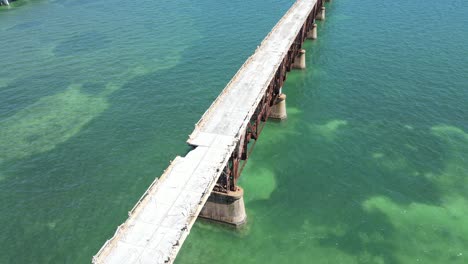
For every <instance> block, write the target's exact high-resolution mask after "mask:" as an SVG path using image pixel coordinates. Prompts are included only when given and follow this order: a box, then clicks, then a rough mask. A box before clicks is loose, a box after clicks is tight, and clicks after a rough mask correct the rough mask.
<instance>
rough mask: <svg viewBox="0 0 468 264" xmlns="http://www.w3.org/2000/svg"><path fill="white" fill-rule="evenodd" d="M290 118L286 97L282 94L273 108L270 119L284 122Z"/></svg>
mask: <svg viewBox="0 0 468 264" xmlns="http://www.w3.org/2000/svg"><path fill="white" fill-rule="evenodd" d="M287 117H288V115H287V112H286V95H285V94H283V93H282V94H280V95H279V96H278V98H277V99H276V102H275V104H274V105H273V106H272V107H271V112H270V116H269V118H271V119H276V120H284V119H286V118H287Z"/></svg>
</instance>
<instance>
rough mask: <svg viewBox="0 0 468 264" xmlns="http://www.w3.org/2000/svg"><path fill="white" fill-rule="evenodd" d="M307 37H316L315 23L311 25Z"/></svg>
mask: <svg viewBox="0 0 468 264" xmlns="http://www.w3.org/2000/svg"><path fill="white" fill-rule="evenodd" d="M307 38H308V39H317V24H315V23H314V24H313V25H312V29H310V30H309V32H307Z"/></svg>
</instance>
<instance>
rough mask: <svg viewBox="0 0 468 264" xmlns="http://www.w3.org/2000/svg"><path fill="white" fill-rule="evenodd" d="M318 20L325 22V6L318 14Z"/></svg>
mask: <svg viewBox="0 0 468 264" xmlns="http://www.w3.org/2000/svg"><path fill="white" fill-rule="evenodd" d="M316 19H317V20H325V7H324V6H323V7H322V9H321V10H320V12H319V13H318V14H317V17H316Z"/></svg>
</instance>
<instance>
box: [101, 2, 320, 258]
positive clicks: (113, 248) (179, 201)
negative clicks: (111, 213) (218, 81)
mask: <svg viewBox="0 0 468 264" xmlns="http://www.w3.org/2000/svg"><path fill="white" fill-rule="evenodd" d="M317 4H318V2H317V0H297V1H296V2H295V3H294V4H293V5H292V7H291V8H290V9H289V11H288V12H287V13H286V14H285V15H284V16H283V18H281V20H280V21H279V22H278V23H277V25H276V26H275V27H274V28H273V30H272V31H271V32H270V34H268V36H267V37H266V38H265V39H264V40H263V41H262V43H261V44H260V46H259V47H258V48H257V50H256V51H255V53H254V54H253V55H252V56H251V57H250V58H248V59H247V61H246V62H245V63H244V65H242V67H241V68H240V69H239V71H238V72H237V73H236V74H235V75H234V77H233V78H232V79H231V81H230V82H229V83H228V84H227V86H226V87H225V88H224V90H223V91H222V92H221V94H220V95H219V96H218V98H216V100H215V101H214V102H213V104H212V105H211V106H210V108H209V109H208V110H207V111H206V112H205V114H203V116H202V118H201V119H200V121H199V122H198V123H197V124H196V126H195V129H194V131H193V132H192V134H191V135H190V137H189V139H188V140H187V142H188V143H189V144H190V145H191V146H193V149H192V150H190V151H189V152H188V153H187V155H186V156H185V157H177V158H176V159H175V160H174V162H172V164H171V166H170V167H169V168H168V169H167V170H166V171H165V173H164V174H163V176H162V177H160V179H159V180H155V181H154V183H153V184H152V185H151V186H150V187H149V188H148V190H147V191H146V192H145V194H144V195H143V196H142V198H141V199H140V200H139V201H138V202H137V204H136V205H135V207H134V208H133V209H132V210H131V211H130V213H129V217H128V219H127V220H126V221H125V223H124V224H122V225H121V226H119V228H118V229H117V231H116V232H115V235H114V236H113V237H112V238H111V239H110V240H108V241H107V242H106V243H105V244H104V245H103V247H102V248H101V249H100V250H99V252H98V253H97V254H96V256H94V257H93V263H112V264H130V263H132V264H133V263H161V264H162V263H169V264H170V263H173V261H174V259H175V257H176V256H177V253H178V251H179V250H180V248H181V247H182V244H183V242H184V241H185V239H186V237H187V236H188V235H189V233H190V229H191V227H192V226H193V223H194V222H195V220H196V218H197V217H198V216H199V215H200V212H201V211H202V210H205V212H204V213H203V214H202V215H205V216H209V217H210V218H211V219H215V220H216V219H219V221H224V222H231V223H233V224H240V223H242V222H243V221H245V208H244V205H243V199H242V196H240V197H239V199H233V197H230V198H229V199H232V200H229V199H228V198H227V197H224V198H222V197H220V196H218V197H214V196H213V197H211V196H210V193H211V192H212V190H213V188H214V186H215V185H216V182H217V181H218V179H219V178H220V176H221V174H222V173H223V171H224V169H225V168H226V166H228V164H229V160H230V158H231V157H232V156H233V153H234V150H235V149H236V147H237V146H238V145H239V143H240V142H241V138H242V137H243V135H246V131H247V129H248V127H249V125H250V120H251V119H252V117H253V116H254V114H255V113H256V110H257V108H258V106H259V105H260V104H261V102H263V100H264V96H265V94H266V92H267V91H268V89H269V88H270V87H271V86H270V84H271V83H272V81H274V80H276V79H275V78H277V76H278V74H277V73H279V72H280V71H278V69H280V66H281V67H282V71H286V68H285V67H284V61H285V58H287V55H288V54H289V52H290V48H291V47H292V46H293V45H297V44H296V41H297V39H298V36H299V33H300V32H301V34H305V33H306V32H304V31H303V29H304V25H305V23H306V22H307V21H310V20H307V19H310V15H311V14H312V11H313V10H314V9H313V8H314V6H316V5H317ZM300 36H301V39H302V38H303V37H305V35H300ZM296 51H297V50H296ZM299 61H301V60H300V59H299ZM282 65H283V66H282ZM304 67H305V63H304ZM283 80H284V79H283ZM283 80H282V81H283ZM285 99H286V95H284V94H281V95H280V96H279V98H278V100H277V101H276V102H275V105H274V106H273V107H272V109H270V110H271V114H270V117H276V118H278V119H284V118H286V116H287V115H286V101H285ZM210 197H211V201H212V204H211V205H210V204H209V203H208V205H207V207H206V208H205V209H204V205H205V203H206V202H207V200H208V199H209V198H210ZM234 197H235V196H234ZM223 199H224V202H223V203H219V201H223ZM216 201H218V203H216ZM216 204H217V205H216ZM210 206H211V208H209V207H210ZM207 208H209V209H207Z"/></svg>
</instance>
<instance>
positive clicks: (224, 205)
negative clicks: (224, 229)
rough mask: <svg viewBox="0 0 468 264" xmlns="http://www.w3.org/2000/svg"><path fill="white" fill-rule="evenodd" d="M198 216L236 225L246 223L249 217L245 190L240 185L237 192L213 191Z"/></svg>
mask: <svg viewBox="0 0 468 264" xmlns="http://www.w3.org/2000/svg"><path fill="white" fill-rule="evenodd" d="M198 216H199V217H203V218H206V219H210V220H214V221H217V222H222V223H226V224H230V225H234V226H240V225H242V224H244V223H245V221H246V219H247V215H246V214H245V205H244V190H243V189H242V188H240V187H239V186H238V188H237V191H235V192H229V193H220V192H215V191H213V192H211V195H210V197H209V198H208V201H206V203H205V206H204V207H203V209H202V210H201V212H200V214H199V215H198Z"/></svg>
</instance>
